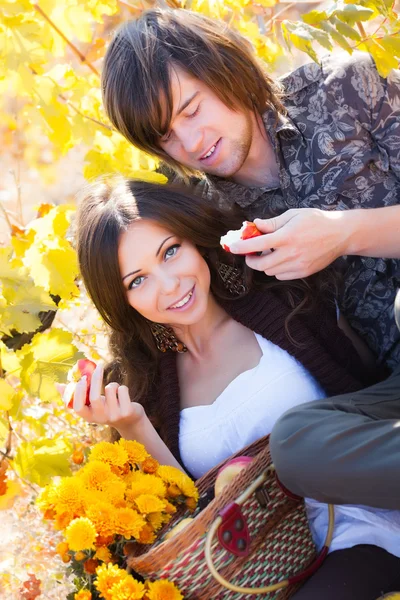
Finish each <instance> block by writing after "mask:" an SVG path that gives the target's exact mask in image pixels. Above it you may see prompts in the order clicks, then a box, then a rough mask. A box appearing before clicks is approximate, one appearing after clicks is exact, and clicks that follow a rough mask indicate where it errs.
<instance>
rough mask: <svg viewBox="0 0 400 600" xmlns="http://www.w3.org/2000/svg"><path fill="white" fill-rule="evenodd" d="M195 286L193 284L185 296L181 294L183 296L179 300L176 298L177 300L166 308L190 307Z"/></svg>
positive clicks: (184, 308) (182, 308)
mask: <svg viewBox="0 0 400 600" xmlns="http://www.w3.org/2000/svg"><path fill="white" fill-rule="evenodd" d="M195 287H196V286H193V287H192V289H191V290H190V291H189V293H188V294H186V295H185V296H183V298H181V300H178V302H176V303H175V304H173V305H172V306H169V307H168V310H174V311H176V310H186V309H187V308H190V307H191V306H192V304H193V302H194V290H195Z"/></svg>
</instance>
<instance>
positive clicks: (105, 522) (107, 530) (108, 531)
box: [86, 502, 115, 537]
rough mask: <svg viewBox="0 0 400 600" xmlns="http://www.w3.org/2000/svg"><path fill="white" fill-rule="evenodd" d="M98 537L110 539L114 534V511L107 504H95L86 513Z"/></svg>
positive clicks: (110, 505)
mask: <svg viewBox="0 0 400 600" xmlns="http://www.w3.org/2000/svg"><path fill="white" fill-rule="evenodd" d="M86 515H87V517H88V518H89V519H90V520H91V522H92V523H93V525H94V526H95V528H96V531H97V533H98V535H100V536H102V537H111V536H112V535H114V533H115V509H114V508H113V506H112V504H109V503H108V502H95V503H94V504H93V505H92V506H90V507H89V508H88V509H87V511H86Z"/></svg>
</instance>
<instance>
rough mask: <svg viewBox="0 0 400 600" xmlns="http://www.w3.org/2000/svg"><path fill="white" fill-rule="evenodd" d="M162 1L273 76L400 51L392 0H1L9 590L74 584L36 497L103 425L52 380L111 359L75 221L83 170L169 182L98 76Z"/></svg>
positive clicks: (1, 293)
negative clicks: (119, 124)
mask: <svg viewBox="0 0 400 600" xmlns="http://www.w3.org/2000/svg"><path fill="white" fill-rule="evenodd" d="M152 6H160V7H164V8H165V7H169V8H171V9H174V8H179V7H181V8H186V9H192V10H196V11H199V12H202V13H203V14H206V15H208V16H212V17H214V18H218V19H223V20H225V21H226V22H227V23H228V24H229V25H230V26H232V27H235V28H236V29H238V30H239V31H240V32H241V33H243V34H244V35H246V36H247V37H248V38H249V39H250V40H251V42H252V43H253V45H254V48H255V50H256V52H257V54H258V56H259V58H260V59H261V60H263V61H264V62H265V65H266V68H267V69H268V71H269V72H270V73H272V74H274V75H279V74H282V73H284V72H286V71H288V70H290V69H292V68H294V67H296V66H298V65H299V64H301V63H303V62H305V61H307V60H309V56H310V57H311V58H312V59H314V60H318V56H319V55H320V54H321V52H326V51H331V50H333V49H335V48H338V47H339V48H340V49H342V50H345V51H347V52H351V51H352V50H353V49H355V48H357V49H361V50H364V51H370V52H371V53H372V54H373V55H374V57H375V60H376V62H377V64H378V68H379V70H380V72H381V73H382V74H383V75H387V74H388V73H389V72H390V70H391V69H392V68H395V67H397V66H398V62H399V58H400V37H399V33H398V32H399V31H400V22H399V20H398V18H397V13H396V6H395V5H394V4H393V3H392V0H361V1H360V2H358V4H357V5H356V4H353V3H351V2H346V1H344V0H339V1H338V2H329V1H328V2H318V1H313V0H309V1H308V2H288V1H287V0H285V1H284V2H276V0H257V1H256V0H186V1H185V0H159V2H158V3H154V2H153V1H152V0H38V1H37V2H34V1H33V0H0V142H1V143H0V244H1V246H0V332H1V333H0V449H1V455H0V509H3V510H5V511H6V512H5V513H4V514H3V515H2V517H3V523H4V525H3V528H2V529H3V531H4V534H3V536H2V539H1V541H0V573H1V575H0V597H1V598H4V599H8V598H10V599H11V598H13V599H14V598H21V599H25V600H33V599H34V598H36V597H42V598H57V599H59V598H65V597H66V595H67V593H68V591H69V589H70V583H69V580H68V576H66V575H65V569H64V565H63V564H62V563H61V561H60V558H59V557H57V556H56V554H55V552H54V548H55V545H56V544H57V542H58V541H59V540H58V536H57V534H54V532H52V531H51V529H50V528H49V527H48V526H47V525H46V523H44V522H42V521H41V518H40V517H39V515H38V513H37V511H36V509H35V508H34V507H33V505H32V500H33V499H34V497H35V495H36V494H37V491H38V490H39V489H40V487H41V486H43V485H45V484H46V483H47V482H48V481H49V480H50V479H51V477H52V476H54V475H64V474H68V473H69V472H70V471H71V468H72V469H73V468H74V463H73V460H72V457H73V454H74V452H79V451H80V449H81V448H85V446H88V445H89V444H90V443H92V441H93V439H97V438H100V437H101V435H102V432H101V431H99V430H97V429H95V428H92V427H90V426H87V425H86V424H84V423H82V422H81V421H80V420H78V419H76V418H75V417H74V415H73V414H72V413H71V412H67V411H66V410H65V409H64V407H63V406H62V403H61V400H60V398H59V397H58V394H57V392H56V389H55V386H54V383H55V382H56V381H60V382H61V381H65V378H66V375H67V372H68V370H69V368H70V367H71V366H72V365H73V364H74V363H75V362H76V360H77V359H78V358H79V357H81V356H82V355H83V354H85V355H86V356H88V357H90V358H92V359H94V360H96V359H98V358H100V357H102V358H106V357H107V350H106V344H105V331H104V329H103V327H102V325H101V323H100V321H99V319H98V317H97V315H96V313H95V311H94V309H93V308H92V307H91V306H90V303H89V302H88V301H87V299H86V296H85V293H84V290H83V289H82V287H81V286H80V284H79V277H78V270H77V265H76V257H75V253H74V251H73V248H72V246H71V244H70V240H69V237H68V236H69V225H70V221H71V218H72V217H73V213H74V197H75V194H76V192H77V190H78V189H79V188H80V187H81V186H82V185H83V184H84V182H85V180H87V179H89V180H90V179H92V178H94V177H96V176H98V175H103V174H105V173H114V172H119V173H122V174H124V175H127V176H131V177H140V178H147V179H149V178H150V179H154V180H158V181H160V182H162V181H163V178H162V176H160V175H158V174H156V173H155V172H154V169H155V168H156V166H157V164H156V162H155V161H154V160H153V159H152V158H150V157H148V156H145V155H144V154H143V153H141V152H139V151H137V150H135V149H134V148H133V147H131V146H130V145H129V144H128V143H127V142H126V141H125V140H124V139H123V138H122V137H121V136H120V135H119V134H118V133H116V132H115V131H113V130H112V128H111V127H110V124H109V123H108V121H107V119H106V117H105V115H104V112H103V110H102V106H101V93H100V79H99V73H100V72H101V64H102V57H103V55H104V51H105V49H106V46H107V43H108V39H109V36H110V33H111V31H112V30H113V29H114V28H115V27H116V26H117V25H118V24H119V23H121V22H123V21H125V20H127V19H130V18H134V17H136V16H137V15H139V14H140V13H141V12H142V11H143V10H145V9H147V8H150V7H152ZM289 48H290V51H289ZM308 55H309V56H308ZM54 317H55V318H54ZM53 318H54V321H53ZM35 332H36V334H35ZM29 574H31V577H30V579H29V578H28V575H29ZM33 575H34V576H35V578H36V579H34V581H35V583H34V584H32V576H33ZM29 581H30V582H31V583H29Z"/></svg>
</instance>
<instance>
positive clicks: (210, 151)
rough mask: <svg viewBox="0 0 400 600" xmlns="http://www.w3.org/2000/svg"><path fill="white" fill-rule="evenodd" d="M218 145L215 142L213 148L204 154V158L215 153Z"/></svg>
mask: <svg viewBox="0 0 400 600" xmlns="http://www.w3.org/2000/svg"><path fill="white" fill-rule="evenodd" d="M216 147H217V144H214V146H213V147H212V148H210V150H209V151H208V152H207V154H205V155H204V156H203V158H209V157H210V156H211V155H212V154H214V151H215V148H216Z"/></svg>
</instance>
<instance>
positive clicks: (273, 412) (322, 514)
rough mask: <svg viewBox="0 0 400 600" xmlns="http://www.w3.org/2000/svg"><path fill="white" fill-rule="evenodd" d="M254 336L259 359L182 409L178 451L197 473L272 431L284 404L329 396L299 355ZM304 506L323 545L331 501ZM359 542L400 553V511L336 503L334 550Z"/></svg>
mask: <svg viewBox="0 0 400 600" xmlns="http://www.w3.org/2000/svg"><path fill="white" fill-rule="evenodd" d="M255 336H256V338H257V341H258V343H259V345H260V348H261V350H262V353H263V354H262V357H261V359H260V362H259V364H258V365H257V366H256V367H254V368H253V369H250V370H248V371H245V372H244V373H241V374H240V375H239V376H238V377H236V378H235V379H234V380H233V381H231V383H230V384H229V385H228V386H227V387H226V388H225V390H224V391H223V392H222V393H221V395H220V396H218V398H217V399H216V400H215V401H214V402H213V403H212V404H210V405H204V406H194V407H190V408H185V409H183V410H182V411H181V414H180V432H179V448H180V453H181V457H182V460H183V463H184V465H185V467H186V468H187V469H188V470H189V471H190V473H192V475H193V476H194V477H196V478H198V477H201V476H202V475H204V473H206V472H207V471H208V470H209V469H211V468H212V467H214V466H215V465H216V464H218V463H219V462H220V461H222V460H224V459H226V458H228V457H229V456H230V455H231V454H233V453H234V452H237V451H239V450H240V449H241V448H243V447H244V446H247V444H250V443H252V442H254V441H255V440H257V439H259V438H260V437H262V436H264V435H267V434H268V433H270V432H271V430H272V427H273V426H274V424H275V422H276V421H277V419H278V418H279V417H280V416H281V415H282V414H283V413H284V412H285V411H286V410H289V409H290V408H292V407H294V406H297V405H298V404H302V403H304V402H310V401H312V400H318V399H321V398H325V397H326V394H325V393H324V391H323V390H322V388H321V387H320V386H319V384H318V383H317V382H316V381H315V379H314V378H313V377H312V376H311V375H310V373H309V372H308V371H307V370H306V369H305V368H304V367H303V366H302V365H301V364H300V363H299V362H298V361H297V360H296V359H295V358H293V357H292V356H290V354H288V353H287V352H286V351H285V350H282V349H281V348H279V347H278V346H276V345H275V344H273V343H272V342H270V341H268V340H266V339H264V338H263V337H262V336H260V335H258V334H255ZM306 507H307V513H308V516H309V522H310V527H311V531H312V534H313V537H314V539H315V542H316V544H317V546H318V548H320V547H322V544H323V541H324V538H325V533H326V530H327V526H328V511H327V506H326V504H322V503H320V502H317V501H315V500H311V499H307V500H306ZM357 544H373V545H375V546H380V547H381V548H384V549H385V550H387V551H388V552H390V553H392V554H394V555H395V556H398V557H399V558H400V511H392V510H380V509H369V508H366V507H360V506H336V507H335V531H334V537H333V541H332V545H331V551H333V550H340V549H344V548H350V547H352V546H355V545H357Z"/></svg>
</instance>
